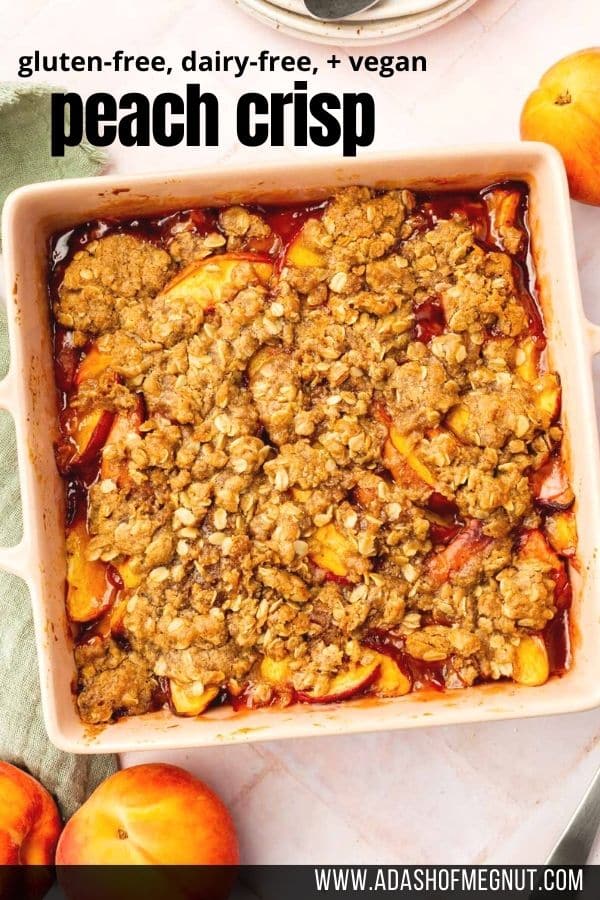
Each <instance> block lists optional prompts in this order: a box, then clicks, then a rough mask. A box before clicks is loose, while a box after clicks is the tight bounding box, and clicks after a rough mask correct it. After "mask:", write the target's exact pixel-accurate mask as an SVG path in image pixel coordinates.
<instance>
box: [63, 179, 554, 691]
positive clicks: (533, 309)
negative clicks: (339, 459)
mask: <svg viewBox="0 0 600 900" xmlns="http://www.w3.org/2000/svg"><path fill="white" fill-rule="evenodd" d="M495 188H501V189H504V190H507V191H511V192H513V191H518V193H519V195H520V198H519V204H518V212H517V219H516V224H517V226H518V227H519V228H520V229H521V230H522V232H523V234H524V235H525V240H524V241H523V242H522V244H521V247H520V249H519V251H518V253H516V254H514V255H513V257H512V258H513V272H514V276H515V281H516V284H517V286H518V289H519V294H520V298H521V301H522V303H523V305H524V307H525V309H526V312H527V315H528V318H529V325H530V334H531V335H532V336H533V337H534V338H535V339H536V342H537V343H538V347H539V348H540V349H541V350H543V349H544V347H545V345H546V339H545V334H544V325H543V319H542V315H541V311H540V306H539V300H538V291H537V285H536V283H535V278H534V275H533V272H534V266H533V263H532V253H531V241H530V236H529V228H528V188H527V185H526V184H524V183H521V182H503V183H499V184H496V185H490V186H488V187H486V188H484V189H482V190H481V191H449V192H435V193H418V194H417V195H416V201H417V207H416V210H415V217H416V221H417V224H418V228H419V230H421V231H425V230H428V229H429V228H432V227H433V226H434V225H435V224H436V222H438V221H439V220H440V219H447V218H450V217H451V216H453V215H455V214H460V215H463V216H465V217H466V218H467V220H468V221H469V223H470V224H471V226H472V228H473V230H474V233H475V236H476V239H477V242H478V243H480V245H481V246H482V247H483V248H484V249H486V250H499V249H500V250H502V249H503V248H502V247H501V246H499V245H498V244H497V242H496V238H495V236H494V234H493V228H492V222H491V214H490V208H489V206H488V205H487V203H486V195H487V194H489V192H490V191H491V190H492V189H495ZM326 203H327V201H319V202H312V203H307V204H294V205H290V206H271V207H269V206H258V205H255V206H248V207H247V208H248V210H249V212H256V213H259V214H260V215H261V216H262V217H263V218H264V219H265V221H266V222H267V223H268V224H269V226H270V228H271V230H272V232H273V234H274V239H271V240H269V243H268V246H267V245H265V244H264V242H260V243H259V244H257V245H256V246H251V247H249V248H248V249H249V250H250V251H251V252H256V253H260V254H267V255H269V256H271V257H272V258H273V259H274V260H275V266H276V270H277V269H278V268H280V267H281V266H282V265H283V264H284V260H285V255H286V250H287V248H288V247H289V246H290V244H291V243H292V241H293V240H294V238H295V237H296V236H297V234H298V233H299V232H300V230H301V229H302V227H303V225H304V223H305V222H306V221H307V219H309V218H318V217H320V216H321V215H322V214H323V211H324V209H325V206H326ZM419 220H420V221H419ZM190 222H191V224H192V227H193V230H194V232H195V233H196V234H198V235H200V236H202V235H204V234H208V233H209V232H211V231H214V230H217V231H218V230H219V226H218V210H216V209H190V210H184V211H177V212H174V213H170V214H165V215H161V216H156V217H150V218H143V219H142V218H138V219H132V220H129V221H120V220H109V219H105V220H102V221H94V222H87V223H83V224H81V225H78V226H76V227H75V228H73V229H70V230H69V231H67V232H64V233H62V234H60V235H56V236H55V237H54V238H53V240H52V244H51V260H52V268H51V273H50V295H51V300H52V301H53V300H54V298H55V297H56V296H57V293H58V290H59V288H60V284H61V282H62V279H63V277H64V272H65V270H66V267H67V266H68V264H69V262H70V261H71V259H72V258H73V256H74V254H75V253H76V252H77V251H79V250H81V249H83V248H84V247H85V246H86V245H87V244H88V243H90V242H91V241H93V240H97V239H98V238H100V237H104V236H107V235H109V234H115V233H120V234H131V235H133V236H137V237H140V238H143V239H145V240H148V241H151V242H153V243H157V244H161V245H164V244H166V243H167V242H168V241H169V239H170V238H172V237H173V236H174V235H175V234H176V233H177V231H178V230H179V229H180V228H181V227H182V225H183V224H184V223H190ZM444 328H445V319H444V312H443V309H442V306H441V304H440V302H439V300H438V299H437V298H434V297H432V298H430V299H429V300H427V301H425V302H424V303H423V304H421V306H420V307H419V308H418V309H417V310H416V323H415V332H414V333H415V338H416V339H418V340H423V341H425V342H428V341H429V340H431V338H432V337H433V336H435V335H439V334H442V333H443V331H444ZM490 336H491V335H490ZM85 351H86V348H85V347H84V348H75V347H73V345H72V341H71V339H70V332H69V331H68V330H66V329H64V328H62V327H61V326H58V325H56V324H55V326H54V358H55V377H56V385H57V388H58V402H59V409H60V410H61V411H62V410H64V409H65V408H66V407H67V406H68V403H69V399H70V396H71V394H72V392H73V388H74V377H75V372H76V370H77V366H78V365H79V363H80V361H81V359H82V358H83V356H84V355H85ZM542 363H543V360H542ZM99 464H100V453H98V456H97V458H95V459H94V460H93V461H92V462H91V463H90V464H89V465H88V466H86V470H85V472H83V473H79V474H77V475H75V474H73V473H70V474H67V475H66V476H65V480H66V496H67V517H66V518H67V522H66V524H67V525H68V526H70V525H72V524H73V523H75V522H76V521H78V520H81V519H82V518H85V517H86V515H87V492H88V488H89V486H90V485H91V484H92V483H93V482H94V481H95V480H96V479H97V477H98V473H99ZM440 496H441V495H440ZM432 499H434V498H432ZM442 500H443V501H444V509H443V510H442V511H441V512H442V514H443V515H444V516H445V517H446V518H447V520H448V521H447V522H445V523H443V524H441V525H439V526H438V529H437V532H436V533H438V534H439V543H444V542H445V541H447V540H450V539H451V538H452V536H453V534H454V533H455V528H456V527H457V522H456V519H455V517H454V515H453V514H450V513H449V511H448V508H447V504H448V501H447V499H446V498H442ZM432 509H433V510H434V512H435V511H436V510H435V502H433V503H432ZM450 512H451V511H450ZM434 530H435V529H434ZM436 543H438V541H436ZM115 571H116V570H115ZM73 627H74V637H75V639H76V640H78V641H81V640H88V639H89V638H90V635H91V634H92V632H93V628H91V627H90V626H84V627H79V628H77V627H76V626H73ZM543 638H544V641H545V644H546V647H547V650H548V656H549V661H550V672H551V674H553V675H560V674H562V673H564V672H565V671H566V669H567V668H568V665H569V660H570V621H569V614H568V607H567V608H564V609H561V610H559V611H558V612H557V614H556V616H555V618H554V619H553V620H552V621H551V622H550V623H549V624H548V625H547V626H546V628H545V629H544V632H543ZM369 640H371V644H372V648H373V649H378V650H379V651H380V652H383V653H388V654H389V655H391V656H393V658H394V659H395V660H396V662H398V664H399V666H400V668H401V669H402V670H403V671H404V672H405V673H406V674H407V675H409V677H410V678H411V680H412V682H413V685H414V687H415V689H422V690H434V691H443V690H444V675H443V671H444V663H438V662H435V663H427V662H424V661H420V660H416V659H413V658H412V657H410V656H409V655H408V654H407V653H405V652H404V651H403V650H402V647H401V641H400V643H399V638H398V637H395V636H394V635H391V634H390V635H387V636H385V638H384V637H382V636H381V635H379V634H377V635H375V636H373V635H371V636H370V637H369V638H368V639H367V640H366V641H365V642H366V643H367V644H368V642H369ZM163 681H164V679H163ZM246 697H247V691H243V692H242V694H241V695H240V696H239V697H237V698H236V697H232V696H230V695H229V694H228V693H227V691H226V690H223V691H221V693H220V694H219V696H218V698H217V700H216V701H215V703H214V704H213V705H221V704H225V703H231V704H232V705H233V706H234V708H236V709H241V708H244V706H245V701H246ZM167 701H168V688H165V687H164V685H163V686H162V687H161V688H160V690H159V691H157V693H156V698H155V707H156V708H157V709H158V708H161V707H162V706H164V705H165V703H166V702H167ZM274 702H275V703H277V696H275V699H274Z"/></svg>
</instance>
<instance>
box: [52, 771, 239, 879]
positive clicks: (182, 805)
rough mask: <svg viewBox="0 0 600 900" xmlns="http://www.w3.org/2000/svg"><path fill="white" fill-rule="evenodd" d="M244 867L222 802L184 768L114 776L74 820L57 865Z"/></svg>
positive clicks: (64, 836) (63, 839) (63, 837)
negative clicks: (238, 865)
mask: <svg viewBox="0 0 600 900" xmlns="http://www.w3.org/2000/svg"><path fill="white" fill-rule="evenodd" d="M238 862H239V851H238V842H237V836H236V833H235V828H234V825H233V822H232V820H231V817H230V815H229V813H228V811H227V809H226V808H225V806H224V805H223V803H222V802H221V800H219V798H218V797H217V796H216V795H215V794H214V793H213V792H212V791H211V790H210V789H209V788H208V787H207V786H206V785H205V784H203V783H202V782H201V781H199V780H198V779H197V778H194V776H193V775H190V773H189V772H186V771H185V770H184V769H180V768H179V767H178V766H171V765H167V764H164V763H151V764H148V765H141V766H133V767H132V768H130V769H123V770H122V771H120V772H117V773H116V774H115V775H111V777H110V778H107V780H106V781H104V782H103V783H102V784H101V785H100V786H99V787H98V788H97V789H96V790H95V791H94V793H93V794H92V796H91V797H90V798H89V799H88V800H87V801H86V802H85V803H84V804H83V806H82V807H81V808H80V809H79V810H78V811H77V812H76V813H75V815H74V816H73V817H72V818H71V819H70V820H69V822H68V823H67V825H66V826H65V829H64V831H63V833H62V835H61V838H60V841H59V844H58V848H57V851H56V864H57V865H59V866H69V865H220V866H232V865H237V863H238Z"/></svg>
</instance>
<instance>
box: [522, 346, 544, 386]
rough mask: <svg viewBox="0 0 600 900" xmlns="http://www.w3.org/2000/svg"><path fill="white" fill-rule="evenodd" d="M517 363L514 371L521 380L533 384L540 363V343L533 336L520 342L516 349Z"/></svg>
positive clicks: (536, 377)
mask: <svg viewBox="0 0 600 900" xmlns="http://www.w3.org/2000/svg"><path fill="white" fill-rule="evenodd" d="M517 354H518V356H517V359H518V360H519V361H518V364H517V367H516V373H517V375H519V376H520V377H521V378H522V379H523V381H526V382H527V383H528V384H534V383H535V382H536V381H537V379H538V373H539V364H540V356H541V350H540V343H539V341H538V340H537V339H536V338H535V337H528V338H525V340H524V341H523V342H522V344H521V345H520V346H519V348H518V350H517Z"/></svg>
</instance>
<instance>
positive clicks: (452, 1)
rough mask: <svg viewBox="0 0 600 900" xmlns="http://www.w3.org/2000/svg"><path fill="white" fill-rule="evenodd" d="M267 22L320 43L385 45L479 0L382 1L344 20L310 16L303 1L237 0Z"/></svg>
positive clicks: (437, 23)
mask: <svg viewBox="0 0 600 900" xmlns="http://www.w3.org/2000/svg"><path fill="white" fill-rule="evenodd" d="M234 2H235V3H237V5H238V6H240V7H241V8H242V9H244V10H246V11H247V12H248V13H250V14H251V15H253V16H254V17H255V18H257V19H259V20H260V21H262V22H263V23H264V24H267V25H270V26H271V27H273V28H276V29H277V30H278V31H281V32H283V33H285V34H290V35H292V36H294V37H299V38H302V39H303V40H307V41H312V42H314V43H320V44H341V45H356V44H367V45H369V44H371V45H374V44H385V43H389V42H391V41H399V40H404V39H407V38H412V37H417V36H418V35H421V34H424V33H425V32H427V31H430V30H432V29H433V28H438V27H440V26H441V25H444V24H446V22H449V21H450V20H451V19H453V18H455V17H456V16H458V15H460V14H461V13H462V12H465V11H466V10H467V9H469V7H471V6H473V5H474V3H476V2H477V0H382V2H381V3H379V4H378V5H377V6H375V7H372V8H371V9H369V10H366V11H365V12H363V13H360V14H358V15H356V16H352V17H351V18H349V19H345V20H343V21H341V22H325V21H321V20H319V19H315V18H313V17H312V16H311V15H309V13H308V11H307V10H306V7H305V5H304V0H234Z"/></svg>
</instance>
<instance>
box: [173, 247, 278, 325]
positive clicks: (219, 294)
mask: <svg viewBox="0 0 600 900" xmlns="http://www.w3.org/2000/svg"><path fill="white" fill-rule="evenodd" d="M241 262H246V263H251V264H252V269H253V274H254V283H258V284H261V285H263V286H264V287H267V286H268V284H269V282H270V281H271V276H272V275H273V263H272V262H271V261H270V260H269V259H267V258H266V257H261V256H258V255H257V254H252V253H224V254H223V255H222V256H209V257H208V258H207V259H203V260H201V261H200V262H197V263H191V264H190V265H189V266H186V268H185V269H183V270H182V271H181V272H180V273H179V274H178V275H176V276H175V278H173V279H172V280H171V281H170V282H169V283H168V284H167V285H166V287H165V288H164V289H163V291H162V292H161V294H160V295H159V296H160V297H161V298H162V299H163V300H184V301H186V300H187V301H189V302H193V303H199V304H200V306H201V307H202V309H204V310H205V311H208V310H211V309H214V308H215V306H216V305H217V304H218V303H221V302H222V301H223V299H226V289H227V288H228V287H230V286H231V285H232V281H233V273H234V271H235V269H236V268H237V267H238V265H239V264H240V263H241Z"/></svg>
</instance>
